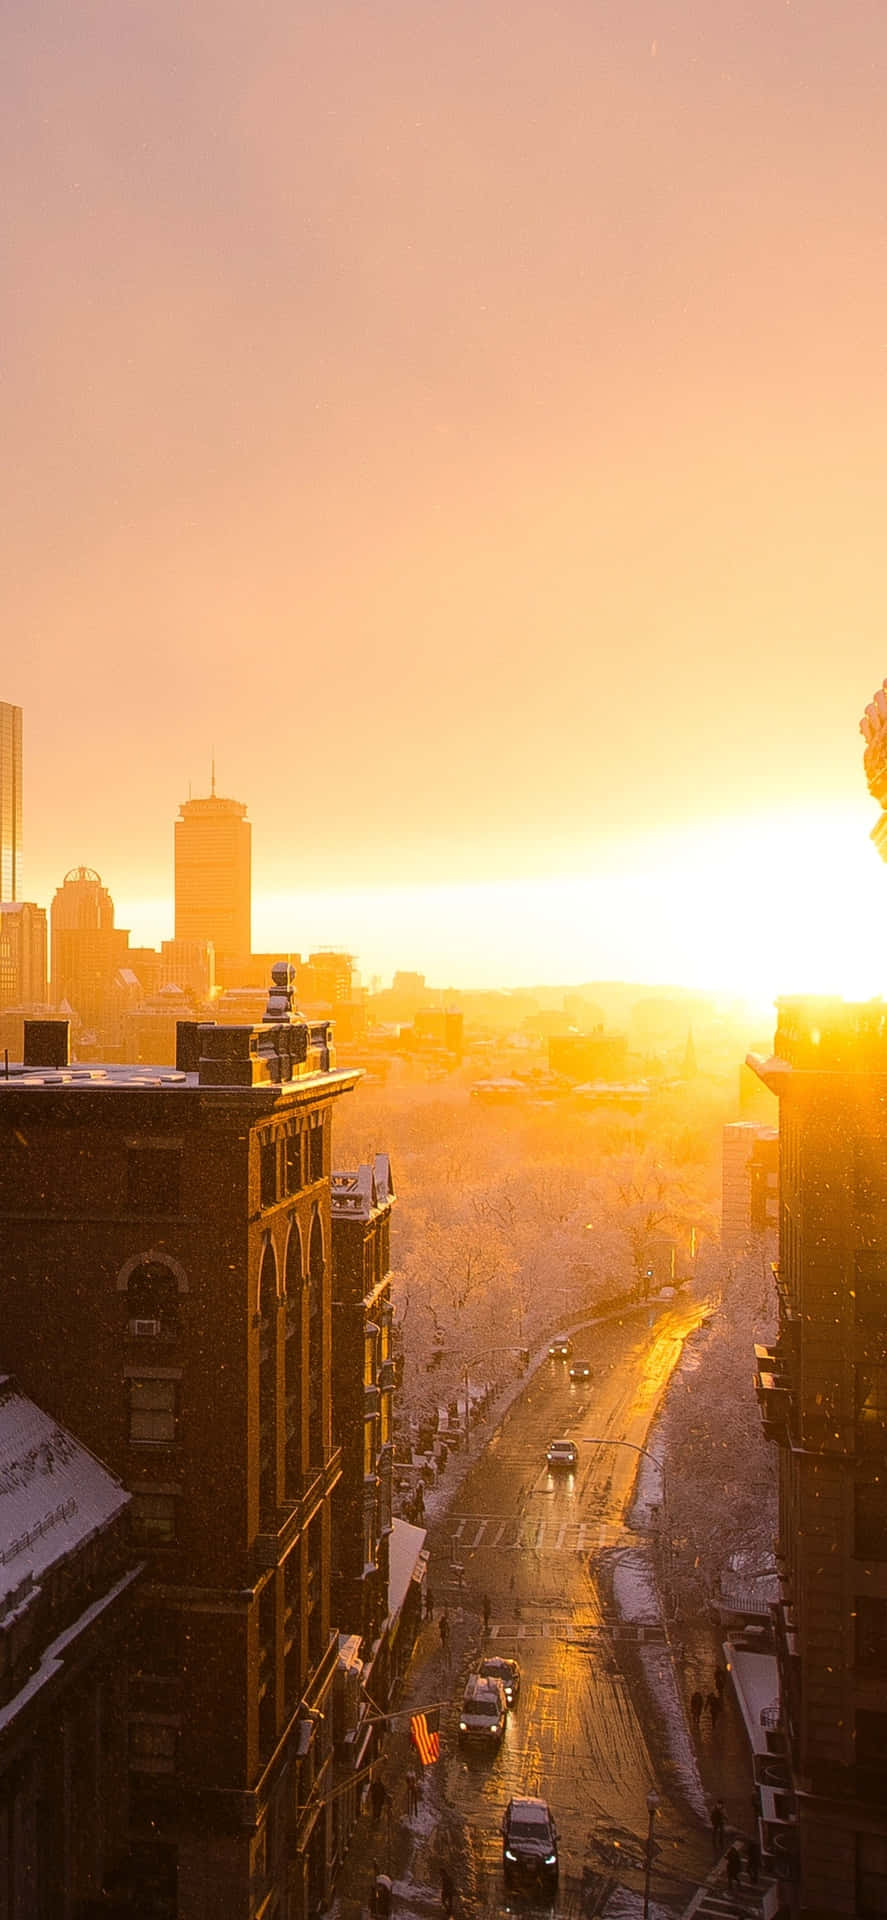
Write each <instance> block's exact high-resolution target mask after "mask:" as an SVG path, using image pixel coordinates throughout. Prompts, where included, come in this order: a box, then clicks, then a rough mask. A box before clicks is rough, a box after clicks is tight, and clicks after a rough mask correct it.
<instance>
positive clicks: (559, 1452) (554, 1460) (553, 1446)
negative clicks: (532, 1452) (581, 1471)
mask: <svg viewBox="0 0 887 1920" xmlns="http://www.w3.org/2000/svg"><path fill="white" fill-rule="evenodd" d="M545 1458H546V1460H547V1461H548V1464H549V1466H550V1467H567V1468H569V1470H570V1472H572V1470H573V1468H574V1467H576V1466H578V1464H579V1450H578V1448H577V1447H576V1446H575V1445H574V1443H573V1441H572V1440H549V1442H548V1449H547V1452H546V1455H545Z"/></svg>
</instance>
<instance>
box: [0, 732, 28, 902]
mask: <svg viewBox="0 0 887 1920" xmlns="http://www.w3.org/2000/svg"><path fill="white" fill-rule="evenodd" d="M22 884H23V883H22V710H21V707H13V706H10V705H9V702H8V701H6V700H0V900H20V899H21V890H22Z"/></svg>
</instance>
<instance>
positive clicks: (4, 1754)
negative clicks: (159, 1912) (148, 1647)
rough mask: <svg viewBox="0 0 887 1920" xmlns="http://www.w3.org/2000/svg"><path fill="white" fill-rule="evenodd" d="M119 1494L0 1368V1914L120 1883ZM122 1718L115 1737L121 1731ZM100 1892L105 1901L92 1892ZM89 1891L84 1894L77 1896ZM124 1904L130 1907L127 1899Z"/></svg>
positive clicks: (37, 1908)
mask: <svg viewBox="0 0 887 1920" xmlns="http://www.w3.org/2000/svg"><path fill="white" fill-rule="evenodd" d="M129 1504H130V1502H129V1496H128V1495H127V1493H126V1492H125V1490H124V1488H123V1487H122V1486H121V1484H120V1481H119V1480H117V1479H115V1478H114V1477H113V1476H112V1475H111V1474H110V1473H108V1472H106V1470H105V1468H104V1467H102V1466H101V1465H100V1464H99V1462H98V1460H95V1459H94V1458H93V1456H92V1454H90V1453H87V1451H86V1448H85V1447H83V1446H81V1445H80V1443H79V1441H77V1440H75V1438H74V1437H73V1435H72V1434H71V1433H70V1432H68V1431H67V1430H66V1429H65V1428H64V1427H62V1426H59V1424H58V1422H57V1421H56V1420H55V1419H53V1418H51V1417H50V1416H49V1415H48V1414H46V1413H44V1412H43V1411H42V1410H41V1408H40V1407H39V1406H35V1404H34V1402H33V1401H32V1400H29V1399H28V1398H26V1396H25V1395H24V1394H23V1393H22V1392H20V1391H19V1389H18V1387H17V1385H16V1383H15V1381H14V1380H13V1379H12V1378H10V1376H9V1375H4V1374H2V1373H0V1914H3V1915H4V1916H8V1920H18V1916H21V1917H22V1920H25V1917H26V1916H27V1920H56V1916H59V1917H60V1916H62V1915H71V1916H73V1915H75V1914H86V1913H87V1912H89V1913H92V1912H96V1913H98V1912H100V1911H101V1912H105V1911H108V1912H115V1913H116V1912H120V1911H122V1908H121V1907H118V1906H117V1905H116V1904H115V1905H113V1906H111V1905H110V1904H109V1902H110V1896H111V1893H112V1889H113V1890H116V1892H117V1893H119V1894H120V1895H121V1896H123V1895H124V1893H125V1892H126V1891H127V1889H128V1888H130V1887H131V1882H130V1876H129V1871H128V1864H127V1863H128V1854H129V1846H128V1833H127V1811H128V1810H127V1791H126V1788H127V1770H128V1766H129V1763H130V1759H131V1756H132V1754H133V1752H135V1751H137V1750H138V1749H139V1747H140V1746H141V1747H142V1749H143V1751H145V1752H150V1746H151V1741H152V1738H153V1733H154V1728H153V1724H152V1720H151V1716H149V1715H146V1716H138V1715H135V1716H134V1718H133V1720H132V1722H131V1724H130V1726H129V1730H128V1729H127V1710H126V1661H125V1653H124V1647H125V1636H126V1634H127V1633H128V1631H129V1624H130V1618H131V1604H132V1587H133V1583H134V1582H135V1580H136V1579H137V1576H138V1573H139V1571H140V1562H139V1556H138V1555H137V1554H135V1553H134V1552H133V1549H132V1547H131V1545H130V1541H129V1529H128V1518H129V1515H128V1509H129ZM127 1732H129V1741H128V1739H127ZM103 1895H105V1896H106V1903H108V1904H106V1903H103V1902H102V1896H103ZM93 1902H94V1903H95V1905H93V1904H92V1903H93ZM127 1911H129V1908H127Z"/></svg>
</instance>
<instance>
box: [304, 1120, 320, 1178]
mask: <svg viewBox="0 0 887 1920" xmlns="http://www.w3.org/2000/svg"><path fill="white" fill-rule="evenodd" d="M308 1143H309V1152H310V1159H311V1166H310V1177H311V1179H312V1180H322V1179H323V1127H322V1126H319V1127H312V1129H311V1132H310V1133H309V1135H308Z"/></svg>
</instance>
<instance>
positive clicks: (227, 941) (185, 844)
mask: <svg viewBox="0 0 887 1920" xmlns="http://www.w3.org/2000/svg"><path fill="white" fill-rule="evenodd" d="M175 938H176V940H177V941H195V940H199V941H204V942H209V943H211V945H212V947H213V950H214V955H215V965H216V968H217V972H218V978H219V981H220V984H222V985H224V986H229V985H233V986H236V985H238V984H239V981H238V979H237V977H236V969H237V963H238V962H242V961H245V960H247V959H248V958H249V954H250V949H251V946H252V827H251V826H250V823H249V821H248V820H247V818H246V806H245V805H244V803H243V802H242V801H240V800H225V799H223V798H222V797H221V795H219V794H217V793H216V790H215V781H214V782H213V790H212V793H210V794H208V795H207V797H206V798H205V799H202V800H183V801H182V804H181V806H180V808H179V817H178V819H177V821H176V823H175ZM232 968H233V972H232ZM178 984H179V985H181V984H182V983H181V982H179V983H178Z"/></svg>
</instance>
